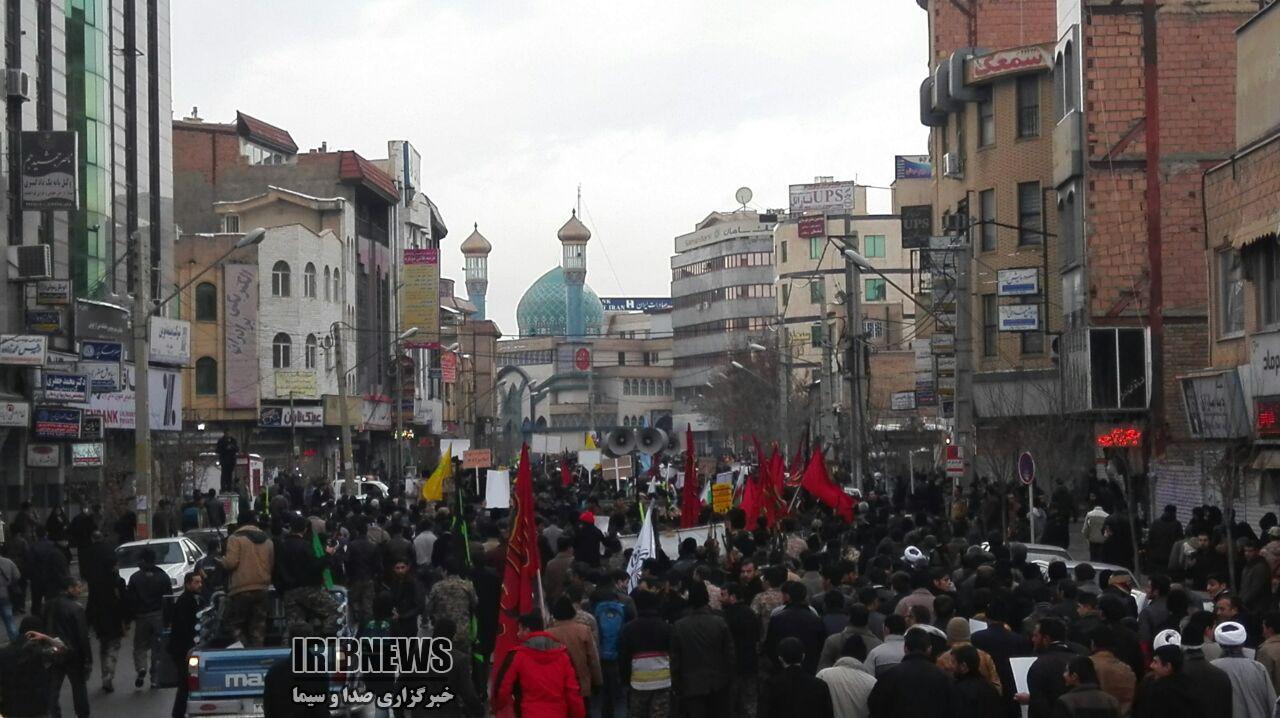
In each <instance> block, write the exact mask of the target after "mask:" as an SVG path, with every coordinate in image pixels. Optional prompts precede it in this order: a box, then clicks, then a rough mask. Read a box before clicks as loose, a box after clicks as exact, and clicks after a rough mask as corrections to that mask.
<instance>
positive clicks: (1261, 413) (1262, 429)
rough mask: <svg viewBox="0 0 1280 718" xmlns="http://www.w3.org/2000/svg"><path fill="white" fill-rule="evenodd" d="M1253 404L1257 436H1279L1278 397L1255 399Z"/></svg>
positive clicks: (1279, 402) (1279, 413)
mask: <svg viewBox="0 0 1280 718" xmlns="http://www.w3.org/2000/svg"><path fill="white" fill-rule="evenodd" d="M1254 406H1255V408H1256V409H1257V412H1256V415H1257V417H1258V419H1257V421H1256V428H1257V430H1258V436H1259V438H1261V437H1278V436H1280V397H1266V398H1262V399H1255V400H1254Z"/></svg>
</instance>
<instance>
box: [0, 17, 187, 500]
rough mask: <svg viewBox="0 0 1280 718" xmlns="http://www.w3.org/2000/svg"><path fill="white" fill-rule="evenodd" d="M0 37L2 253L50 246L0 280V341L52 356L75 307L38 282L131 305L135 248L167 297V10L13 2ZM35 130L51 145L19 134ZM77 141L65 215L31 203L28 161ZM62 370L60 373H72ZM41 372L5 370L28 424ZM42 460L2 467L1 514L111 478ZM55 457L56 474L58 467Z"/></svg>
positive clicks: (2, 381)
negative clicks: (26, 344) (71, 486)
mask: <svg viewBox="0 0 1280 718" xmlns="http://www.w3.org/2000/svg"><path fill="white" fill-rule="evenodd" d="M0 28H2V29H3V33H4V38H5V48H6V52H5V69H6V83H5V84H6V102H5V103H4V108H3V113H4V124H5V128H6V130H7V131H6V132H5V133H4V135H3V137H0V152H3V154H4V156H5V158H6V159H5V161H4V162H3V163H0V172H3V173H4V175H5V188H6V191H5V193H4V196H3V199H0V212H3V215H4V218H5V222H6V227H7V230H8V231H7V235H8V241H7V242H6V243H5V244H6V248H7V250H12V249H13V248H14V247H17V246H19V245H44V246H46V247H47V248H48V249H47V250H44V251H45V252H47V253H48V255H47V256H48V262H47V267H46V262H45V259H44V252H42V251H40V250H35V252H36V253H37V254H38V255H40V256H39V258H38V259H36V260H34V261H35V265H34V268H33V265H29V264H26V262H24V263H23V266H21V267H19V266H16V265H14V264H11V263H10V262H9V261H5V262H4V263H3V265H2V268H0V333H3V334H15V335H27V336H29V335H31V334H32V332H31V331H30V329H31V326H36V325H38V328H39V329H41V331H42V332H44V334H42V336H45V337H47V339H46V340H45V342H46V345H47V348H48V349H50V350H53V351H56V352H62V353H65V352H69V351H71V350H72V349H73V347H74V342H75V341H77V339H78V337H77V336H76V333H75V329H74V327H73V322H72V312H71V310H70V309H69V306H70V305H69V304H62V303H45V302H46V301H50V297H49V295H47V294H43V293H37V292H36V289H35V286H36V285H35V281H37V278H39V279H40V280H45V281H48V280H52V281H55V282H67V283H69V286H70V288H71V290H72V292H73V294H74V296H76V297H79V298H81V299H99V300H105V301H108V302H110V303H113V304H119V305H127V304H128V299H127V295H128V294H129V293H130V292H132V288H133V284H132V282H133V276H134V275H133V272H132V271H131V267H130V263H129V262H128V261H126V260H127V259H129V254H130V250H131V248H132V247H133V246H134V242H135V241H138V242H146V243H147V245H148V249H149V250H150V259H151V279H152V295H153V297H154V296H157V295H158V294H159V293H160V292H161V290H162V288H166V287H171V286H172V264H173V256H172V250H173V236H174V230H173V180H172V177H173V172H172V162H171V138H170V131H169V125H168V118H169V116H170V113H171V91H170V82H171V81H170V62H169V58H170V49H169V3H168V1H167V0H146V1H144V0H128V1H125V2H117V3H89V2H83V1H82V0H52V1H50V2H39V3H31V2H17V1H16V0H15V1H14V2H10V3H8V4H7V5H6V12H5V13H4V17H3V18H0ZM28 132H33V133H34V132H38V133H54V134H53V135H48V134H46V135H33V134H25V135H24V134H23V133H28ZM57 133H73V135H72V136H67V135H65V134H64V135H61V136H59V135H58V134H57ZM51 141H52V142H51ZM72 143H73V144H74V147H75V155H74V156H75V159H74V162H68V163H67V164H66V165H65V166H60V169H59V172H60V173H61V174H62V175H63V176H64V177H65V176H67V175H70V176H71V177H72V178H73V180H72V181H71V182H68V183H67V184H65V185H64V186H63V191H62V192H59V193H57V194H58V197H54V199H55V200H59V201H58V202H55V203H54V204H56V205H57V207H58V208H56V209H55V208H52V207H53V206H54V204H45V205H41V204H39V202H41V201H43V200H48V199H49V197H38V196H36V195H29V194H28V195H24V189H23V187H24V182H23V176H24V170H23V161H24V156H30V157H37V156H38V153H40V152H43V151H46V150H50V151H52V152H53V153H54V154H60V155H62V156H63V157H65V158H69V157H70V155H69V153H68V152H66V151H65V150H64V149H62V148H69V147H70V146H71V145H72ZM31 177H32V178H33V179H37V180H38V178H35V175H31ZM33 186H39V185H33ZM72 195H74V196H72ZM24 255H25V256H26V257H27V258H28V260H31V255H30V254H28V253H24ZM6 259H8V258H6ZM46 269H47V270H48V271H46ZM28 312H35V313H36V314H35V315H29V314H28ZM50 313H53V314H57V315H59V320H58V326H57V327H56V328H55V327H54V326H53V325H52V324H51V323H50V322H45V321H40V322H37V323H36V325H32V324H31V322H29V321H28V319H30V318H32V317H33V316H35V317H39V318H40V319H48V318H49V317H50V315H51V314H50ZM46 359H47V357H46ZM64 359H65V356H64ZM67 363H68V362H67V361H65V360H64V361H63V362H62V366H60V367H57V369H60V370H69V369H75V367H74V366H70V367H69V366H67ZM50 368H54V367H50ZM38 371H39V368H38V367H29V366H18V365H13V364H9V365H4V364H0V396H2V397H3V398H4V400H5V401H6V402H7V403H8V402H16V403H20V404H22V405H23V407H25V408H24V409H23V410H22V411H23V412H25V413H24V414H23V416H26V415H27V414H29V413H30V411H31V402H32V400H33V399H35V398H37V397H36V396H35V395H34V394H33V393H32V391H33V389H34V387H35V386H36V384H37V381H38V380H39V375H38ZM7 423H9V424H13V425H12V426H6V425H0V450H2V451H3V452H4V454H5V455H6V456H10V457H27V456H28V450H27V446H28V443H29V442H30V439H31V437H30V432H29V431H28V426H27V422H26V421H17V420H14V419H10V420H8V421H7ZM103 441H104V442H105V443H106V444H107V446H108V450H107V453H106V460H107V461H108V462H109V463H111V465H112V466H113V467H131V466H132V463H131V462H132V453H131V452H132V450H131V448H130V447H131V446H132V440H131V438H130V437H127V436H125V432H123V431H120V430H109V431H107V433H106V436H104V437H103ZM50 446H51V447H53V448H49V447H50ZM45 448H46V449H48V452H46V454H45V455H43V457H42V458H41V459H39V460H33V461H27V460H25V459H22V460H15V461H6V462H4V465H3V466H0V486H3V490H2V491H0V502H3V503H0V507H4V508H13V507H16V505H17V503H18V502H19V501H21V500H24V499H30V500H32V501H33V502H34V503H35V504H36V505H38V506H47V505H51V504H52V503H56V502H58V501H60V500H62V499H63V498H64V497H69V494H68V493H67V492H66V491H65V488H66V484H67V483H68V482H69V481H70V482H75V483H77V485H78V486H79V488H78V489H77V490H76V492H74V493H76V494H77V495H76V496H75V497H74V498H77V499H80V498H84V497H85V496H88V495H96V494H95V493H94V492H95V491H96V490H97V489H96V488H94V485H92V484H90V483H88V482H91V481H94V480H97V479H98V478H100V474H101V471H102V470H105V467H100V468H90V469H84V468H82V469H72V468H70V467H69V466H68V464H69V462H70V453H69V451H70V449H69V443H68V442H57V443H54V444H50V445H46V446H45ZM55 457H56V459H57V462H56V466H55V465H51V464H52V463H53V462H52V459H53V458H55ZM81 489H83V490H81ZM86 492H88V493H86Z"/></svg>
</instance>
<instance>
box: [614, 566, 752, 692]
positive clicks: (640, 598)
mask: <svg viewBox="0 0 1280 718" xmlns="http://www.w3.org/2000/svg"><path fill="white" fill-rule="evenodd" d="M635 603H636V611H637V612H638V614H639V615H637V616H636V618H635V619H633V620H631V621H628V622H627V624H626V625H624V626H623V627H622V631H621V632H620V633H619V634H618V675H619V678H620V679H621V681H622V683H623V684H624V685H626V686H627V714H628V715H633V716H649V715H669V714H670V713H671V674H670V671H669V670H668V672H667V676H666V679H665V680H663V679H662V678H661V676H659V675H654V673H660V672H661V671H660V670H659V671H656V672H655V671H653V667H654V666H661V665H662V663H663V660H664V659H665V660H666V661H667V663H668V665H670V656H671V624H670V623H667V622H666V621H664V620H662V617H661V616H659V615H658V597H657V596H656V595H654V594H653V593H650V592H649V591H637V592H636V594H635ZM756 625H757V626H759V623H758V622H757V624H756ZM752 645H753V646H754V644H752ZM752 652H753V653H754V650H753V651H752ZM637 657H639V658H638V659H637ZM633 660H636V663H634V664H633V663H632V661H633ZM646 668H647V669H648V670H649V671H650V673H648V674H646V675H647V676H652V684H653V687H650V686H649V685H648V684H645V685H642V686H639V687H637V686H636V685H633V684H632V683H631V678H632V672H633V671H634V670H637V669H640V670H643V669H646ZM663 683H665V684H666V685H665V686H664V685H662V684H663Z"/></svg>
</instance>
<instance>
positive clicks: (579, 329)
mask: <svg viewBox="0 0 1280 718" xmlns="http://www.w3.org/2000/svg"><path fill="white" fill-rule="evenodd" d="M556 236H557V237H558V238H559V239H560V246H561V247H562V248H563V253H562V254H561V260H560V266H561V267H562V268H563V269H564V300H565V313H564V319H565V321H564V323H565V327H564V329H565V332H564V333H565V336H566V337H570V338H578V339H580V338H582V337H583V336H585V335H586V333H587V332H586V327H585V326H583V320H582V285H583V284H585V283H586V281H587V240H589V239H591V230H589V229H587V226H586V225H584V224H583V223H582V222H581V221H580V220H579V219H578V211H577V210H574V211H573V216H571V217H569V221H568V222H565V223H564V226H563V227H561V228H560V231H559V232H557V233H556Z"/></svg>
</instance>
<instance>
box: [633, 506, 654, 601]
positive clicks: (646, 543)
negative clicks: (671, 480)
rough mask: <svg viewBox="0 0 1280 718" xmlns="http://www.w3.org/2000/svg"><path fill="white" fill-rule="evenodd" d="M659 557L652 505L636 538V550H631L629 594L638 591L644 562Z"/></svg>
mask: <svg viewBox="0 0 1280 718" xmlns="http://www.w3.org/2000/svg"><path fill="white" fill-rule="evenodd" d="M657 555H658V550H657V546H655V545H654V536H653V504H650V505H649V510H648V512H646V513H645V515H644V524H643V525H641V526H640V535H639V536H636V545H635V548H633V549H631V560H630V561H628V562H627V593H631V592H632V591H634V590H636V584H638V583H640V567H641V565H642V564H643V563H644V560H645V559H647V558H654V557H655V556H657Z"/></svg>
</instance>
